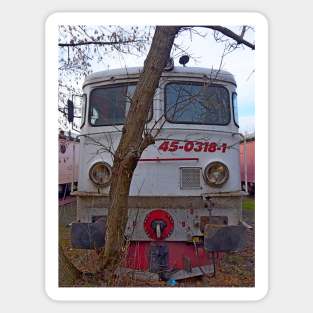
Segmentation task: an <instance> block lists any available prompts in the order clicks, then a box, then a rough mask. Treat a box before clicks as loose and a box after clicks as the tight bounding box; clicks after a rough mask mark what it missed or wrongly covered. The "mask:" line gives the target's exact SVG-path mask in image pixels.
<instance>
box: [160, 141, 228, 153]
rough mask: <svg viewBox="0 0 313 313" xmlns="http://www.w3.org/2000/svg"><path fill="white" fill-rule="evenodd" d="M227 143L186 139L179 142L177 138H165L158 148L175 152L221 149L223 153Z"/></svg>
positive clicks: (214, 150)
mask: <svg viewBox="0 0 313 313" xmlns="http://www.w3.org/2000/svg"><path fill="white" fill-rule="evenodd" d="M226 149H227V144H226V143H222V144H221V145H218V144H217V143H216V142H209V141H206V142H201V141H187V142H180V141H178V140H165V141H163V142H162V143H161V144H160V146H159V147H158V150H161V151H163V152H167V151H169V152H175V151H177V150H184V151H185V152H216V151H221V152H222V153H225V152H226Z"/></svg>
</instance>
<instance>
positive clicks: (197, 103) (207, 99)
mask: <svg viewBox="0 0 313 313" xmlns="http://www.w3.org/2000/svg"><path fill="white" fill-rule="evenodd" d="M165 117H166V119H167V120H168V121H169V122H172V123H187V124H189V123H191V124H205V125H227V124H228V123H229V122H230V103H229V94H228V90H227V89H226V88H225V87H223V86H217V85H207V84H201V83H195V82H188V83H185V82H179V83H178V82H177V83H169V84H167V85H166V87H165Z"/></svg>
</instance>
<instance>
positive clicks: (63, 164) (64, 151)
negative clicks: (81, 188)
mask: <svg viewBox="0 0 313 313" xmlns="http://www.w3.org/2000/svg"><path fill="white" fill-rule="evenodd" d="M74 164H75V165H74ZM78 165H79V141H78V140H77V139H75V138H73V137H71V136H67V135H64V133H63V132H61V133H60V134H59V196H62V197H63V196H66V195H68V194H69V193H70V191H71V189H72V188H75V186H76V185H77V180H78ZM72 184H73V186H72Z"/></svg>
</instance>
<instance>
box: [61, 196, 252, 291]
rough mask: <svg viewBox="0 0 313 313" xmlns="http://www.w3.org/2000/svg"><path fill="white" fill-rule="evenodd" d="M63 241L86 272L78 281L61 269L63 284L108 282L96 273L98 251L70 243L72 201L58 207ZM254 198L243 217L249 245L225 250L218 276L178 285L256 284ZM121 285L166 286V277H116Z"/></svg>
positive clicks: (246, 203) (71, 257) (245, 206)
mask: <svg viewBox="0 0 313 313" xmlns="http://www.w3.org/2000/svg"><path fill="white" fill-rule="evenodd" d="M59 212H60V213H59V224H60V225H59V236H60V243H61V245H62V247H63V249H64V252H65V255H66V256H67V257H68V259H69V260H70V261H71V262H72V263H73V264H74V265H75V266H76V267H77V268H78V269H79V270H80V271H82V272H84V273H85V274H84V275H83V278H79V279H77V280H76V281H75V283H70V282H69V278H68V274H67V272H66V271H60V273H59V280H60V286H75V287H87V286H89V287H100V286H106V283H104V280H103V277H100V276H94V275H92V274H90V273H93V272H95V271H96V269H97V259H98V254H97V253H96V252H95V251H90V250H77V249H72V248H71V245H70V227H68V226H66V225H67V224H68V223H70V222H71V221H73V220H74V219H75V207H74V205H73V203H68V204H65V205H62V206H61V207H60V208H59ZM254 212H255V210H254V198H253V197H248V198H246V199H245V200H244V202H243V218H244V220H245V221H246V222H247V223H248V224H249V225H251V226H252V227H253V228H252V229H249V230H248V231H247V232H248V233H247V245H246V247H245V249H244V250H243V251H241V252H232V253H227V254H225V256H224V258H223V260H222V261H221V263H220V264H219V266H218V268H217V272H216V275H215V277H207V276H203V277H195V278H192V279H186V280H181V281H177V282H175V286H176V287H254V265H255V263H254V226H255V224H254ZM115 283H116V285H118V286H129V287H131V286H136V287H138V286H146V287H149V286H150V287H155V286H167V283H166V282H164V281H139V280H138V279H137V280H136V281H135V280H134V279H131V278H130V277H124V278H118V279H116V280H115Z"/></svg>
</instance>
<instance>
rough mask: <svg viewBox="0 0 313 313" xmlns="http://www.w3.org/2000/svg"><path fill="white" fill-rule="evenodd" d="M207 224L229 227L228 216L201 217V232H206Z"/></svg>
mask: <svg viewBox="0 0 313 313" xmlns="http://www.w3.org/2000/svg"><path fill="white" fill-rule="evenodd" d="M206 224H213V225H227V224H228V216H201V217H200V230H201V232H204V227H205V225H206Z"/></svg>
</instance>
